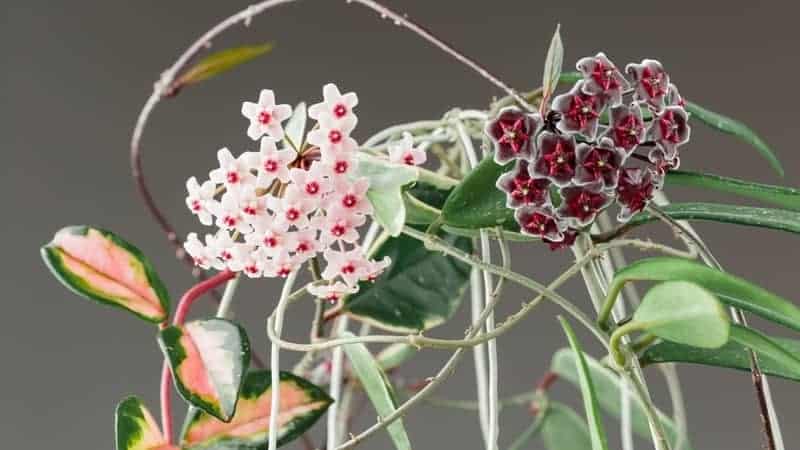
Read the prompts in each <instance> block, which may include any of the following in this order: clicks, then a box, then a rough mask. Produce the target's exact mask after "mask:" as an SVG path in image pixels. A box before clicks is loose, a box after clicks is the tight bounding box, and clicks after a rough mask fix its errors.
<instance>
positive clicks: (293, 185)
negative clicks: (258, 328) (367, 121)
mask: <svg viewBox="0 0 800 450" xmlns="http://www.w3.org/2000/svg"><path fill="white" fill-rule="evenodd" d="M323 96H324V100H323V101H322V102H321V103H317V104H315V105H312V106H311V107H309V109H308V115H309V117H311V118H312V119H314V120H316V121H317V123H316V126H314V127H313V128H312V130H311V131H310V132H309V133H308V136H307V139H306V141H307V142H292V141H291V138H290V137H289V136H287V134H286V132H285V130H284V128H283V124H282V122H284V121H285V120H286V119H288V118H289V117H291V116H292V108H291V107H290V106H289V105H278V104H276V103H275V96H274V94H273V92H272V91H270V90H263V91H261V95H260V96H259V99H258V102H256V103H253V102H244V103H243V104H242V114H243V115H244V116H245V117H246V118H247V119H248V120H249V121H250V126H249V127H248V129H247V135H248V136H249V137H250V138H251V139H254V140H260V147H259V151H258V152H244V153H242V154H240V155H238V156H234V155H233V154H231V152H230V151H229V150H228V149H227V148H223V149H221V150H219V152H218V153H217V158H218V160H219V167H218V168H216V169H214V170H212V171H211V172H210V173H209V180H208V181H205V182H203V183H202V184H201V183H199V182H198V181H197V180H196V179H195V177H192V178H190V179H189V180H188V181H187V183H186V187H187V189H188V191H189V195H188V197H187V198H186V205H187V206H188V207H189V209H190V210H191V211H192V213H193V214H195V215H196V216H197V217H198V219H199V220H200V222H201V223H202V224H204V225H215V226H216V227H218V228H219V229H218V231H217V232H216V233H215V234H207V235H206V236H205V239H204V242H202V241H201V240H200V239H199V237H198V235H197V234H196V233H191V234H189V236H188V238H187V240H186V243H185V249H186V251H187V252H188V253H189V255H191V257H192V258H193V259H194V262H195V264H196V265H197V266H199V267H201V268H204V269H210V268H213V269H217V270H223V269H228V270H231V271H234V272H243V273H244V274H245V275H247V276H249V277H286V276H288V275H289V274H290V273H291V272H293V271H295V270H297V269H298V267H299V266H300V265H301V264H302V263H304V262H306V261H307V260H309V259H310V258H312V257H315V256H317V255H319V254H322V256H323V258H324V259H325V262H326V266H325V269H324V271H323V272H322V277H323V278H324V279H325V280H327V281H328V283H327V284H322V285H316V286H313V287H312V289H311V290H312V294H314V295H317V296H319V297H322V298H327V299H329V300H338V299H339V298H340V297H341V296H343V295H346V294H349V293H354V292H356V291H357V290H358V282H359V281H361V280H372V279H374V278H375V277H377V276H378V275H379V274H380V273H381V272H382V271H383V270H384V269H385V268H386V267H387V266H388V265H389V263H390V261H389V259H388V258H384V259H383V260H381V261H374V260H369V259H368V258H366V256H365V255H364V250H363V249H362V248H361V247H360V246H359V245H358V239H359V230H358V228H359V227H360V226H361V225H363V224H364V223H365V222H366V219H367V216H368V215H370V214H371V213H372V205H371V204H370V203H369V201H368V199H367V197H366V193H367V190H368V189H369V185H370V182H369V180H368V179H367V178H360V177H358V176H357V174H356V168H357V163H358V161H357V158H356V153H357V151H358V144H357V143H356V141H355V139H353V138H352V137H351V136H350V134H351V132H352V131H353V129H354V128H355V126H356V123H357V121H358V119H357V117H356V115H355V113H354V112H353V108H354V107H355V106H356V105H357V104H358V97H357V96H356V94H355V93H352V92H351V93H347V94H341V93H340V92H339V89H338V88H337V87H336V86H335V85H333V84H327V85H325V87H324V88H323ZM295 139H297V137H295Z"/></svg>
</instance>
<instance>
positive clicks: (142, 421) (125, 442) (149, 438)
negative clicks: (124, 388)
mask: <svg viewBox="0 0 800 450" xmlns="http://www.w3.org/2000/svg"><path fill="white" fill-rule="evenodd" d="M114 421H115V434H116V442H117V450H178V448H177V447H173V446H168V445H167V440H166V439H165V438H164V435H163V434H162V433H161V430H160V429H159V428H158V425H157V424H156V421H155V419H153V415H152V414H150V411H148V410H147V408H145V407H144V405H143V404H142V402H141V400H139V399H138V398H137V397H133V396H131V397H128V398H126V399H125V400H123V401H122V402H120V404H119V405H117V411H116V414H115V415H114Z"/></svg>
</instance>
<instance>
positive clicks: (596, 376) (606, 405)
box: [550, 348, 691, 450]
mask: <svg viewBox="0 0 800 450" xmlns="http://www.w3.org/2000/svg"><path fill="white" fill-rule="evenodd" d="M585 359H586V363H587V365H588V367H589V371H590V373H591V374H592V381H593V382H594V386H595V392H596V394H597V400H598V402H599V403H600V407H601V408H603V410H604V411H606V412H607V413H609V414H611V415H613V416H614V417H616V418H618V419H619V417H620V416H621V410H620V401H619V399H620V389H621V386H622V380H621V379H620V377H619V376H618V375H617V374H615V373H614V372H612V371H611V370H609V369H608V368H606V367H605V366H603V365H602V364H600V362H599V361H597V360H596V359H594V358H591V357H589V356H588V355H585ZM550 370H552V371H553V372H555V373H557V374H558V375H559V376H560V377H561V378H563V379H565V380H567V381H569V382H570V383H572V384H573V385H575V386H578V385H579V375H578V370H577V366H576V364H575V353H574V352H573V351H572V350H570V349H568V348H564V349H561V350H559V351H558V352H556V354H555V355H553V361H552V363H551V365H550ZM658 417H659V420H660V421H661V425H662V426H663V427H664V432H665V433H666V434H667V439H669V441H670V442H671V443H672V444H674V443H675V442H676V440H677V439H676V438H677V435H676V430H675V424H674V423H673V422H672V420H671V419H670V418H669V417H668V416H667V415H666V414H664V413H662V412H660V411H659V412H658ZM631 424H632V426H633V431H634V433H636V434H637V435H639V436H641V437H643V438H645V439H649V438H650V425H649V424H648V422H647V416H646V415H645V409H644V405H642V403H641V401H640V400H639V398H638V397H636V396H631ZM587 448H588V447H587ZM683 448H684V450H691V445H690V444H689V443H688V442H687V443H686V444H685V445H684V447H683Z"/></svg>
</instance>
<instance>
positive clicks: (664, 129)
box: [658, 109, 681, 144]
mask: <svg viewBox="0 0 800 450" xmlns="http://www.w3.org/2000/svg"><path fill="white" fill-rule="evenodd" d="M658 126H659V129H660V130H661V136H663V139H664V140H666V141H668V142H672V143H676V144H677V143H679V142H680V141H681V134H680V128H681V126H680V124H679V123H678V122H677V121H676V119H675V114H674V113H673V112H672V110H669V109H668V110H666V111H664V114H662V115H661V116H660V117H659V118H658Z"/></svg>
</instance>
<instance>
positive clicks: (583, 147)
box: [575, 138, 627, 191]
mask: <svg viewBox="0 0 800 450" xmlns="http://www.w3.org/2000/svg"><path fill="white" fill-rule="evenodd" d="M575 156H576V159H577V164H576V167H577V168H576V170H575V183H576V184H580V185H584V187H586V188H587V189H591V190H595V191H597V190H603V189H614V188H615V187H616V186H617V179H618V178H619V169H620V167H621V166H622V163H624V162H625V158H626V157H627V155H626V154H625V152H624V151H623V150H622V149H619V148H616V147H615V146H614V142H612V141H611V139H608V138H603V139H601V140H600V143H599V144H597V145H589V144H579V145H578V148H577V149H576V150H575Z"/></svg>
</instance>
